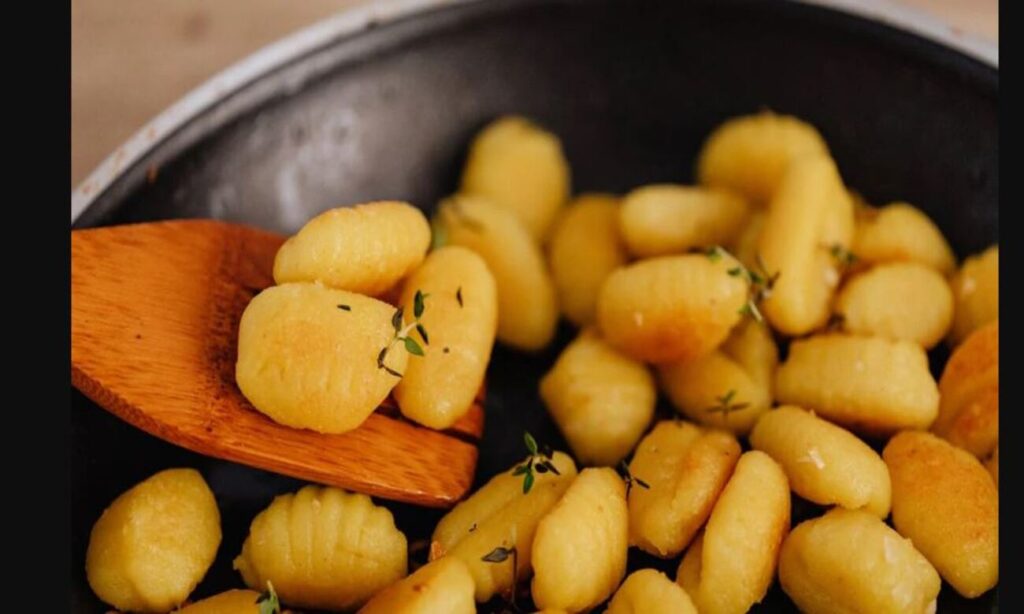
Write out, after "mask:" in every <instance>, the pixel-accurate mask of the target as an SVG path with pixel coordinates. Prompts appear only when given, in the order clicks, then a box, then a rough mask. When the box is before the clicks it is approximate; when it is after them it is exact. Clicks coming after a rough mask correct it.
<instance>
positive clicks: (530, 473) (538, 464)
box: [512, 432, 561, 495]
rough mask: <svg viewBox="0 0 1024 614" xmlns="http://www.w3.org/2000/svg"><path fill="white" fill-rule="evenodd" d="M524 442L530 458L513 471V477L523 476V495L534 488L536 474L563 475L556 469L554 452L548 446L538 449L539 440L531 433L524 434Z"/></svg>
mask: <svg viewBox="0 0 1024 614" xmlns="http://www.w3.org/2000/svg"><path fill="white" fill-rule="evenodd" d="M523 442H524V443H525V444H526V449H527V451H529V453H530V456H529V457H527V459H526V462H524V463H523V464H521V465H519V466H517V467H516V468H515V469H513V470H512V475H521V476H523V494H524V495H525V494H526V493H528V492H530V489H531V488H533V482H534V479H535V476H534V472H537V473H547V472H548V471H550V472H551V473H553V474H555V475H561V473H560V472H559V471H558V468H557V467H555V464H554V463H553V462H551V454H552V452H551V449H550V448H548V447H547V446H544V447H543V448H538V447H537V440H535V439H534V438H533V435H531V434H530V433H529V432H525V433H523Z"/></svg>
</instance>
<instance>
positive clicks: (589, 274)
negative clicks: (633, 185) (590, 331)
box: [548, 194, 629, 326]
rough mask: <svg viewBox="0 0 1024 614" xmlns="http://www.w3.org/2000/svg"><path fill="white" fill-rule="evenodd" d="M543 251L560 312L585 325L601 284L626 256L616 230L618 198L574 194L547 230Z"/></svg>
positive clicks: (580, 324)
mask: <svg viewBox="0 0 1024 614" xmlns="http://www.w3.org/2000/svg"><path fill="white" fill-rule="evenodd" d="M548 256H549V262H550V264H551V277H552V279H553V280H554V283H555V287H556V288H557V290H558V305H559V307H560V308H561V310H562V314H563V315H564V316H565V317H566V318H567V319H568V320H569V321H570V322H572V323H573V324H575V325H577V326H586V325H587V324H590V323H591V322H593V320H594V309H595V305H596V304H597V293H598V292H599V291H600V290H601V284H603V283H604V280H605V278H606V277H608V275H609V274H610V273H611V272H612V271H614V270H615V269H617V268H619V267H620V266H623V265H625V264H626V262H627V261H628V257H629V255H628V254H627V253H626V247H625V245H624V244H623V242H622V237H621V236H620V235H619V199H618V198H617V197H615V196H612V195H610V194H583V195H581V196H578V197H576V199H575V200H573V202H572V203H570V205H569V206H568V207H567V208H566V209H565V211H563V212H562V215H561V216H560V217H559V219H558V221H557V222H556V224H555V227H554V230H553V231H552V232H551V239H550V242H549V245H548Z"/></svg>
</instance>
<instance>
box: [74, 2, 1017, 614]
mask: <svg viewBox="0 0 1024 614" xmlns="http://www.w3.org/2000/svg"><path fill="white" fill-rule="evenodd" d="M844 4H849V3H844ZM867 5H869V6H873V5H874V3H867ZM908 27H909V26H908ZM929 28H930V29H929ZM916 29H917V30H919V31H922V32H927V33H929V34H931V36H932V38H934V37H935V36H936V34H935V32H936V31H937V30H936V26H935V25H934V24H929V25H928V27H918V28H916ZM939 36H940V38H941V37H943V36H945V38H946V40H947V42H948V44H949V45H953V46H957V47H959V48H960V49H962V50H963V51H958V50H954V49H953V48H951V47H950V46H947V45H943V44H939V43H937V42H935V41H934V40H930V39H929V38H925V37H922V36H919V35H916V34H911V33H909V32H907V31H906V30H903V29H898V28H895V27H891V26H887V25H882V24H881V23H879V22H877V21H872V20H868V19H865V18H863V17H858V16H853V15H850V14H848V13H844V12H839V11H837V10H832V9H829V8H825V7H822V6H815V5H809V4H802V3H792V2H748V1H721V0H718V1H703V2H673V1H666V2H653V1H646V2H630V1H626V0H622V1H615V0H594V1H590V2H583V1H577V0H524V1H514V0H490V1H488V2H475V1H463V2H444V3H443V2H439V1H437V0H418V1H412V2H410V1H408V0H406V1H404V2H385V3H381V4H379V5H374V6H372V7H369V8H366V9H361V10H359V11H355V12H351V13H349V14H346V15H343V16H340V17H338V18H335V19H332V20H329V21H328V22H324V23H323V24H319V25H318V26H316V27H314V28H312V29H310V30H307V31H305V32H303V33H300V34H299V35H296V36H295V37H292V38H291V39H288V40H287V41H285V42H283V43H281V44H279V45H276V46H275V47H273V48H271V49H269V50H264V51H262V52H260V54H257V56H254V57H253V58H251V59H250V60H247V61H246V62H243V63H242V64H241V65H239V66H237V67H235V68H233V69H231V70H229V71H227V72H226V73H224V74H222V75H220V76H218V77H217V78H216V79H215V80H214V81H213V82H211V83H210V84H207V85H206V86H204V87H203V88H201V89H200V90H198V91H197V92H196V93H193V94H192V95H190V96H189V97H188V98H186V99H185V100H184V101H183V102H182V103H179V104H178V105H176V106H175V107H173V108H171V109H169V110H168V112H166V113H165V114H163V115H162V116H160V117H158V118H157V119H156V120H154V122H153V123H152V124H150V125H148V126H147V127H145V128H144V129H143V130H142V131H140V133H139V134H138V135H136V137H134V138H133V139H132V140H131V141H129V142H128V143H126V144H125V146H124V147H122V148H121V149H120V150H118V151H117V152H115V153H114V155H112V156H111V158H110V159H108V160H107V162H106V163H104V165H103V166H101V167H100V169H98V170H97V172H96V173H94V174H93V176H91V177H90V178H89V179H88V180H87V181H86V182H84V183H83V184H82V185H81V186H79V187H78V189H76V191H75V193H74V194H73V198H72V210H73V212H72V221H73V225H74V227H86V226H97V225H105V224H116V223H123V222H132V221H142V220H155V219H167V218H180V217H212V218H219V219H225V220H233V221H240V222H246V223H249V224H253V225H256V226H260V227H263V228H267V229H271V230H277V231H282V232H291V231H294V230H295V229H296V228H298V227H299V226H300V225H301V224H302V222H303V221H305V220H306V219H308V218H309V217H312V216H313V215H314V214H316V213H317V212H319V211H321V210H323V209H325V208H328V207H330V206H335V205H339V204H344V203H354V202H360V201H365V200H371V199H381V198H398V199H405V200H409V201H411V202H413V203H415V204H417V205H418V206H421V207H423V208H425V209H431V208H432V207H433V206H434V204H435V203H436V202H437V200H438V198H439V197H441V196H443V195H445V194H447V193H449V192H451V191H452V190H453V189H454V188H455V185H456V178H457V174H458V171H459V168H460V164H461V162H462V158H463V156H464V151H465V148H466V145H467V143H468V141H469V139H470V137H471V135H472V134H473V133H474V131H476V130H477V129H479V128H480V127H481V126H482V125H483V124H484V123H486V122H487V121H489V120H490V119H492V118H494V117H495V116H497V115H499V114H502V113H510V112H515V113H521V114H525V115H528V116H531V117H533V118H535V119H537V120H538V121H539V122H540V123H542V124H544V125H546V126H547V127H549V128H550V129H552V130H553V131H555V132H556V133H557V134H559V135H560V136H561V137H562V139H563V142H564V146H565V150H566V153H567V155H568V157H569V159H570V161H571V164H572V170H573V184H574V188H575V190H576V191H583V190H604V191H614V192H623V191H625V190H628V189H629V188H631V187H634V186H637V185H640V184H644V183H649V182H655V181H677V182H689V181H692V179H693V164H694V158H695V154H696V152H697V150H698V147H699V146H700V143H701V141H702V139H703V138H704V137H705V136H706V135H707V133H708V132H709V131H710V130H711V129H712V128H713V127H714V126H715V125H716V124H718V123H719V122H720V121H722V120H723V119H725V118H727V117H729V116H732V115H736V114H741V113H749V112H752V111H756V110H758V109H760V108H762V107H768V108H771V109H774V110H777V111H780V112H785V113H792V114H795V115H797V116H800V117H802V118H804V119H807V120H809V121H810V122H812V123H814V124H815V125H816V126H818V127H819V129H820V130H821V132H822V133H823V134H824V136H825V138H826V140H827V141H828V143H829V145H830V147H831V149H832V151H833V154H834V156H835V158H836V160H837V161H838V163H839V167H840V169H841V171H842V173H843V175H844V179H845V180H846V181H847V182H848V184H849V185H850V186H852V187H854V188H855V189H857V190H858V191H860V192H861V193H862V194H863V195H864V196H865V197H866V198H867V199H868V200H869V201H870V202H877V203H884V202H888V201H891V200H897V199H899V200H907V201H909V202H911V203H914V204H915V205H917V206H919V207H922V208H923V209H924V210H925V211H927V212H928V213H929V214H930V215H931V216H932V217H933V218H934V219H935V220H936V222H937V223H938V224H939V225H940V226H941V227H942V229H943V230H944V231H945V233H946V235H947V236H948V237H949V240H950V242H951V243H952V245H953V248H954V249H955V250H956V252H957V253H958V255H959V256H961V257H963V256H965V255H967V254H969V253H971V252H974V251H978V250H980V249H982V248H984V247H985V246H987V245H989V244H991V243H993V242H996V241H997V240H998V230H999V212H998V205H997V202H998V188H999V171H998V135H997V133H998V117H997V97H998V89H999V75H998V70H997V69H996V68H995V65H994V57H995V56H994V54H993V53H992V49H991V48H986V47H985V46H984V45H981V46H979V45H977V44H974V43H976V41H975V42H972V41H969V40H968V41H963V40H961V41H959V42H958V41H957V39H956V38H955V37H952V36H950V35H949V34H948V33H946V34H941V33H940V35H939ZM979 49H980V51H979ZM972 55H973V56H975V57H971V56H972ZM978 56H981V59H979V57H978ZM986 58H987V59H986ZM525 300H528V297H526V299H525ZM570 337H571V331H570V330H569V329H568V328H567V327H565V328H563V330H561V331H560V334H559V337H558V342H557V343H556V344H555V345H554V347H552V348H551V349H549V350H548V351H545V352H543V353H541V354H537V355H524V354H520V353H517V352H513V351H509V350H506V349H501V348H499V349H498V350H497V351H496V352H495V356H494V360H493V364H492V367H491V369H490V376H489V377H490V380H489V394H488V402H487V424H486V431H485V436H484V442H483V446H482V449H481V457H480V464H479V469H478V481H482V480H485V479H487V478H489V477H490V476H491V475H493V474H494V473H496V472H498V471H501V470H503V469H505V468H507V467H509V466H510V465H511V464H512V463H513V462H514V461H515V460H517V459H519V458H520V456H521V455H522V453H523V450H522V443H521V441H522V438H521V434H522V431H523V430H530V431H531V432H532V433H534V434H535V435H536V436H537V438H538V439H540V440H544V441H547V442H549V443H551V444H552V445H555V446H562V445H564V441H563V440H562V438H561V437H560V436H559V434H558V432H557V430H556V429H555V428H554V426H553V424H552V423H551V421H550V419H549V418H548V417H547V414H546V412H545V410H544V407H543V406H542V404H541V403H540V400H539V398H538V395H537V391H536V382H537V379H538V378H539V376H540V375H541V374H542V373H543V372H544V371H545V370H546V369H547V368H548V367H549V366H550V364H551V363H552V361H553V359H554V357H555V356H556V355H557V350H558V349H559V348H560V347H561V346H562V345H564V343H566V342H567V340H568V339H569V338H570ZM72 405H73V407H72V428H73V446H74V449H73V451H72V472H73V474H72V514H73V541H72V544H71V547H72V550H73V557H74V559H73V560H74V567H73V572H72V573H73V586H74V610H75V611H76V612H97V613H98V612H104V611H106V608H105V607H104V606H103V605H102V604H101V603H100V602H99V601H98V600H97V599H96V598H95V597H94V596H93V595H92V592H91V591H90V590H89V587H88V585H87V584H86V581H85V574H84V570H83V567H84V560H85V547H86V544H87V542H88V536H89V529H90V527H91V525H92V523H93V522H95V520H96V518H97V517H98V516H99V514H100V512H101V510H102V509H103V508H104V507H105V506H106V505H107V504H108V503H109V502H110V501H111V500H112V499H113V498H114V497H115V496H116V495H117V494H119V493H120V492H122V491H123V490H125V489H127V488H128V487H130V486H131V485H133V484H135V483H136V482H137V481H139V480H141V479H143V478H145V477H147V476H148V475H150V474H152V473H154V472H156V471H158V470H160V469H163V468H166V467H170V466H192V467H196V468H198V469H199V470H200V471H201V472H202V473H203V475H204V476H205V477H206V478H207V480H208V481H209V483H210V484H211V486H212V487H213V489H214V491H215V493H216V495H217V498H218V502H219V504H220V507H221V513H222V516H223V526H224V541H223V543H222V545H221V549H220V556H219V557H218V559H217V561H216V563H215V564H214V566H213V568H212V569H211V570H210V572H209V574H208V576H207V578H206V580H205V581H204V582H203V583H202V584H201V585H200V587H199V589H198V591H197V593H196V596H205V595H209V594H212V593H214V592H218V591H220V590H224V589H227V588H231V587H237V586H240V585H241V578H240V577H239V576H238V574H237V573H235V572H234V571H232V569H231V559H232V558H233V557H234V556H235V555H236V554H237V553H238V552H239V550H240V547H241V542H242V539H243V538H244V536H245V534H246V532H247V530H248V525H249V522H250V520H251V519H252V517H253V516H254V515H255V514H256V513H257V512H258V511H259V510H260V509H262V508H263V507H264V506H266V505H267V503H268V502H269V501H270V499H271V497H272V496H273V495H275V494H278V493H281V492H284V491H287V490H291V489H294V488H296V487H297V486H298V484H297V483H296V482H295V481H293V480H291V479H288V478H284V477H280V476H276V475H271V474H268V473H264V472H260V471H257V470H253V469H249V468H246V467H242V466H238V465H234V464H231V463H227V462H223V461H219V460H214V459H210V458H205V457H201V456H198V455H195V454H192V453H190V452H187V451H184V450H181V449H178V448H175V447H173V446H171V445H169V444H165V443H164V442H162V441H160V440H157V439H154V438H152V437H150V436H149V435H146V434H145V433H142V432H141V431H138V430H135V429H133V428H132V427H130V426H128V425H126V424H124V423H121V422H119V421H118V420H117V419H116V418H114V417H112V416H111V415H110V414H108V413H106V412H104V411H102V410H101V409H99V408H98V407H96V406H95V405H93V404H92V403H90V402H89V401H88V400H86V399H85V398H84V397H83V396H81V395H80V394H78V393H74V394H73V400H72ZM369 462H372V458H371V459H369ZM797 504H798V505H797V507H796V508H795V509H796V511H797V513H798V514H809V513H815V512H814V510H812V509H808V508H807V506H806V505H804V504H802V503H801V502H797ZM389 507H392V509H394V510H395V513H396V518H397V521H398V523H399V526H400V528H402V529H403V530H404V531H405V532H406V533H407V535H408V536H409V538H410V542H412V541H415V540H417V539H421V538H424V537H427V536H428V535H429V532H430V530H431V528H432V527H433V525H434V523H435V522H436V520H437V518H438V513H437V512H428V511H424V510H419V509H416V508H411V507H406V506H400V505H390V504H389ZM851 555H854V553H851ZM637 565H656V566H658V567H660V568H662V569H664V570H666V571H668V572H669V573H670V574H671V575H673V576H674V572H675V565H676V562H675V561H672V562H668V563H660V562H656V561H652V560H649V559H647V558H645V557H641V556H637V555H635V554H631V566H633V567H635V566H637ZM996 592H997V591H992V592H991V593H989V594H988V595H986V596H983V597H982V598H980V599H977V600H974V601H966V600H963V599H961V598H959V597H957V596H956V594H955V593H954V592H953V590H952V589H951V588H950V587H948V586H944V587H943V590H942V594H941V595H940V601H939V612H994V611H996V607H997V596H996ZM499 607H500V604H499ZM792 610H794V608H793V605H792V603H791V602H789V601H788V599H787V598H786V597H785V595H784V594H783V593H782V592H781V591H780V590H779V589H778V588H777V587H776V588H773V589H772V591H771V593H770V594H769V597H768V598H767V599H766V600H765V603H764V604H762V605H761V606H759V607H758V608H757V611H765V612H777V611H792ZM484 611H486V610H484Z"/></svg>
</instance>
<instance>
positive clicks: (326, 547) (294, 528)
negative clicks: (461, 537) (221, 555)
mask: <svg viewBox="0 0 1024 614" xmlns="http://www.w3.org/2000/svg"><path fill="white" fill-rule="evenodd" d="M406 557H407V551H406V540H405V535H403V534H402V532H401V531H399V530H398V529H397V528H396V527H395V521H394V519H393V518H392V516H391V512H390V511H388V510H387V509H386V508H383V507H379V506H377V505H374V504H373V502H372V501H370V498H369V497H367V496H366V495H361V494H352V493H347V492H345V491H343V490H341V489H338V488H331V487H319V486H304V487H303V488H301V489H299V491H298V492H297V493H294V494H291V493H289V494H286V495H281V496H278V497H275V498H274V501H273V502H272V503H271V504H270V506H268V507H267V508H266V509H265V510H263V511H262V512H260V513H259V514H257V515H256V518H254V519H253V521H252V525H251V526H250V527H249V535H248V536H247V537H246V538H245V542H244V543H243V544H242V553H241V554H239V555H238V556H237V557H236V558H235V560H234V567H235V569H237V570H238V571H239V573H241V574H242V579H243V580H245V584H246V585H247V586H249V587H250V588H252V589H256V590H261V589H263V588H265V587H266V586H267V582H268V581H269V582H271V583H273V585H274V589H275V590H276V591H277V594H278V595H279V596H280V598H281V601H283V602H285V603H288V604H289V605H292V606H297V607H301V608H311V609H328V610H349V609H353V608H356V607H358V606H360V605H361V604H362V603H364V602H365V601H366V600H367V599H369V598H370V597H371V596H372V595H373V594H374V593H376V592H377V591H379V590H381V589H383V588H384V587H386V586H388V585H390V584H392V583H394V582H397V581H398V580H400V579H401V578H403V577H405V575H406V572H407V569H408V567H407V558H406Z"/></svg>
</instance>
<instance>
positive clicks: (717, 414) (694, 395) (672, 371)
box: [658, 319, 779, 435]
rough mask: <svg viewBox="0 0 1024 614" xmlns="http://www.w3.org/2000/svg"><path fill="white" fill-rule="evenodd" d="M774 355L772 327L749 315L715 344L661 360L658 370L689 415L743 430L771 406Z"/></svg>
mask: <svg viewBox="0 0 1024 614" xmlns="http://www.w3.org/2000/svg"><path fill="white" fill-rule="evenodd" d="M778 360H779V357H778V349H777V348H776V347H775V341H774V339H772V334H771V331H769V330H768V327H766V326H765V325H764V324H761V323H759V322H757V321H754V320H750V319H748V320H746V321H744V322H741V323H740V324H739V325H737V327H736V328H734V329H733V332H732V334H731V335H730V336H729V338H728V339H726V340H725V342H724V343H723V344H722V345H721V347H719V348H718V349H717V350H715V351H713V352H711V353H710V354H707V355H705V356H702V357H700V358H695V359H693V360H686V361H680V362H673V363H665V364H662V365H659V366H658V376H659V380H660V382H661V386H662V389H663V390H664V391H665V393H666V394H667V395H668V398H669V399H670V400H671V401H672V404H673V405H674V406H675V407H676V409H678V410H679V411H681V412H682V413H683V414H684V415H685V416H686V417H687V418H689V419H690V420H693V421H694V422H698V423H700V424H702V425H705V426H712V427H716V428H720V429H724V430H727V431H731V432H732V433H734V434H736V435H746V434H747V433H748V432H750V429H751V428H753V426H754V423H755V422H757V419H758V417H759V416H761V414H763V413H764V412H766V411H768V408H769V407H771V404H772V388H773V384H774V382H773V381H772V380H773V379H774V374H775V368H776V365H777V364H778ZM726 406H727V407H726ZM733 408H735V409H736V411H731V410H732V409H733Z"/></svg>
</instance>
